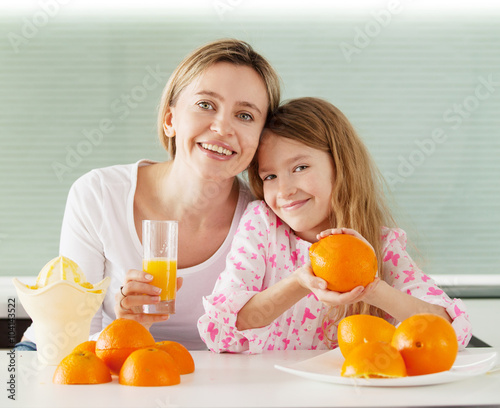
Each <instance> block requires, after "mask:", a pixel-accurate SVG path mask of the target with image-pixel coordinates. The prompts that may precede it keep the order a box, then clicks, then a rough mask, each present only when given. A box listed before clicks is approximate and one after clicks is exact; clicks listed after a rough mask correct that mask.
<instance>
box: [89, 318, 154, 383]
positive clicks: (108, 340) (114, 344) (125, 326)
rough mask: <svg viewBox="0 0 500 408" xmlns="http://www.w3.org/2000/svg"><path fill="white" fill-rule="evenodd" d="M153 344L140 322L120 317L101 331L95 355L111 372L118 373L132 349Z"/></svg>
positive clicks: (149, 334)
mask: <svg viewBox="0 0 500 408" xmlns="http://www.w3.org/2000/svg"><path fill="white" fill-rule="evenodd" d="M154 344H155V340H154V337H153V336H152V335H151V333H150V332H149V331H148V329H146V328H145V327H144V326H143V325H142V324H140V323H139V322H136V321H135V320H130V319H123V318H121V319H116V320H114V321H113V322H112V323H110V324H109V325H108V326H106V328H105V329H104V330H103V331H102V332H101V334H100V335H99V337H98V338H97V342H96V355H97V357H99V358H101V359H102V360H103V361H104V362H105V363H106V365H107V366H108V367H109V368H110V369H111V372H112V373H113V374H118V373H119V372H120V369H121V367H122V365H123V363H124V362H125V360H126V359H127V357H128V356H129V355H130V354H131V353H132V352H133V351H135V350H138V349H141V348H144V347H151V346H154Z"/></svg>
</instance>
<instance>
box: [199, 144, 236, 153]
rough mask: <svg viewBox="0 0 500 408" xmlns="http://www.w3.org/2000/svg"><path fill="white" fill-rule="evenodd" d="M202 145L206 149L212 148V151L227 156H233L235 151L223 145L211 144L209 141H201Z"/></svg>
mask: <svg viewBox="0 0 500 408" xmlns="http://www.w3.org/2000/svg"><path fill="white" fill-rule="evenodd" d="M201 147H203V148H204V149H206V150H211V151H212V152H216V153H220V154H224V155H226V156H231V155H232V154H233V152H232V151H231V150H227V149H224V148H223V147H222V146H216V145H211V144H208V143H201Z"/></svg>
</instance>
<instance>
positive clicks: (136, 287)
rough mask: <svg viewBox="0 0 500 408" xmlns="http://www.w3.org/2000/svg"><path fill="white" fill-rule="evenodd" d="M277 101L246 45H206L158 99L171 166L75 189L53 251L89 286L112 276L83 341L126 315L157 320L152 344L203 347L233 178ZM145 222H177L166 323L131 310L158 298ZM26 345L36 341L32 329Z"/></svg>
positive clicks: (231, 215)
mask: <svg viewBox="0 0 500 408" xmlns="http://www.w3.org/2000/svg"><path fill="white" fill-rule="evenodd" d="M279 99H280V85H279V78H278V76H277V74H276V72H275V71H274V69H273V68H272V67H271V65H270V64H269V63H268V62H267V61H266V59H264V58H263V57H262V56H261V55H259V54H258V53H256V52H255V51H254V50H253V49H252V47H251V46H250V45H248V44H247V43H245V42H242V41H237V40H233V39H229V40H219V41H215V42H213V43H210V44H207V45H205V46H203V47H201V48H199V49H197V50H195V51H194V52H193V53H191V54H190V55H189V56H188V57H186V58H185V59H184V61H182V62H181V64H180V65H179V66H178V67H177V69H176V70H175V71H174V73H173V74H172V76H171V77H170V79H169V81H168V83H167V85H166V87H165V89H164V92H163V95H162V100H161V105H160V110H159V117H158V130H159V136H160V140H161V142H162V144H163V146H164V147H165V148H166V149H167V151H168V152H169V154H170V156H171V159H170V160H168V161H166V162H161V163H153V162H150V161H147V160H141V161H139V162H137V163H135V164H131V165H119V166H112V167H108V168H103V169H98V170H93V171H91V172H90V173H88V174H86V175H84V176H82V177H81V178H80V179H78V180H77V181H76V182H75V183H74V185H73V186H72V188H71V190H70V192H69V195H68V201H67V204H66V211H65V214H64V220H63V226H62V232H61V244H60V253H61V255H64V256H67V257H68V258H71V259H73V260H74V261H75V262H76V263H77V264H79V265H80V267H81V269H82V270H83V272H84V273H85V275H86V277H87V279H88V281H89V282H98V281H100V280H101V279H103V277H104V276H110V277H111V284H110V287H109V289H108V292H107V294H106V298H105V300H104V303H103V306H102V307H101V309H100V310H99V311H98V313H97V314H96V316H95V317H94V319H93V321H92V326H91V335H93V336H91V338H96V337H97V335H98V333H99V332H100V331H101V330H102V329H103V328H104V327H106V326H107V325H108V324H109V323H111V322H112V321H113V320H114V319H115V318H120V317H125V318H130V319H134V320H137V321H139V322H141V323H142V324H143V325H144V326H145V327H148V328H150V327H151V325H152V324H153V323H158V324H156V325H154V326H152V327H151V328H150V330H151V333H152V334H153V335H154V337H155V339H156V340H157V341H160V340H167V339H168V340H174V341H179V342H180V343H182V344H184V345H185V346H186V347H188V348H189V349H202V348H206V346H205V345H204V343H203V342H202V340H201V339H200V337H199V334H198V330H197V328H196V322H197V319H198V318H199V317H200V316H201V315H202V314H203V306H202V297H203V296H207V295H209V294H210V293H211V291H212V289H213V286H214V284H215V280H216V279H217V277H218V276H219V273H220V272H221V271H222V270H223V269H224V265H225V258H226V255H227V253H228V252H229V248H230V244H231V241H232V237H233V235H234V233H235V230H236V227H237V225H238V222H239V219H240V217H241V215H242V214H243V210H244V209H245V208H246V205H247V204H248V202H249V201H250V200H251V198H252V197H251V193H250V192H249V189H248V187H247V186H246V184H244V183H243V182H242V181H241V180H239V179H238V178H237V177H236V175H237V174H239V173H240V172H242V171H243V170H245V169H246V168H247V167H248V165H249V163H250V161H251V160H252V157H253V155H254V153H255V151H256V149H257V145H258V143H259V137H260V134H261V131H262V129H263V127H264V123H265V121H266V118H267V115H268V114H269V112H271V111H272V110H274V109H275V108H277V106H278V104H279ZM144 219H164V220H178V222H179V245H178V276H180V277H181V278H182V282H179V283H182V290H181V291H180V292H179V295H178V296H177V300H176V314H175V315H173V316H170V317H169V316H167V315H160V316H158V315H146V314H143V313H135V312H134V311H135V310H138V308H139V309H140V306H141V305H143V304H152V303H156V302H158V301H159V296H158V292H157V291H156V288H155V287H154V286H152V285H150V284H149V283H148V282H150V279H148V276H147V274H146V273H144V272H142V245H141V236H142V220H144ZM130 268H132V269H130ZM179 286H180V285H179ZM167 319H168V321H166V320H167ZM24 339H27V340H33V339H34V332H33V331H32V328H29V329H28V330H27V332H26V333H25V338H24Z"/></svg>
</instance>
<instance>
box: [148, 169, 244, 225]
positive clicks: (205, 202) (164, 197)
mask: <svg viewBox="0 0 500 408" xmlns="http://www.w3.org/2000/svg"><path fill="white" fill-rule="evenodd" d="M154 172H155V174H154V173H153V174H152V175H151V176H152V177H150V181H151V182H153V183H154V185H155V186H154V188H153V191H154V193H153V194H154V197H153V201H154V202H156V208H159V209H165V210H164V212H165V215H168V216H169V218H171V219H177V220H187V219H192V220H196V222H202V221H203V222H204V223H209V222H210V220H213V221H217V219H219V218H220V217H221V214H227V213H228V209H230V208H233V209H234V207H235V206H236V203H237V201H238V190H239V189H238V183H237V181H236V179H235V177H233V178H230V179H226V180H220V181H219V180H209V179H202V178H200V177H198V176H197V175H195V174H193V173H192V172H190V171H186V170H181V169H179V168H177V167H176V166H175V164H174V162H172V161H169V162H165V163H160V164H158V165H157V166H155V169H154ZM160 212H161V210H160ZM231 213H232V212H231Z"/></svg>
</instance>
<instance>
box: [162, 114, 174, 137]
mask: <svg viewBox="0 0 500 408" xmlns="http://www.w3.org/2000/svg"><path fill="white" fill-rule="evenodd" d="M163 131H164V132H165V135H166V136H167V137H174V136H175V129H174V125H173V122H172V110H171V109H170V108H168V112H167V113H166V114H165V119H164V120H163Z"/></svg>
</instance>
